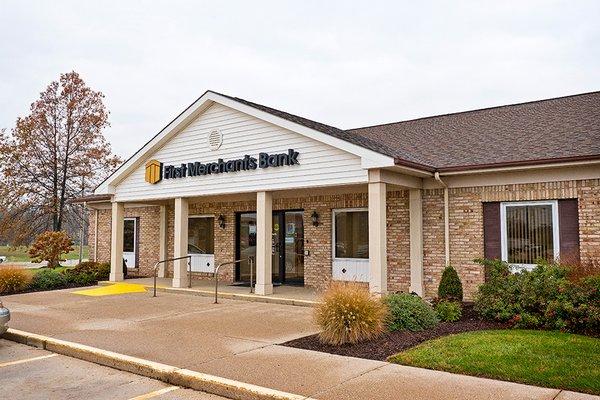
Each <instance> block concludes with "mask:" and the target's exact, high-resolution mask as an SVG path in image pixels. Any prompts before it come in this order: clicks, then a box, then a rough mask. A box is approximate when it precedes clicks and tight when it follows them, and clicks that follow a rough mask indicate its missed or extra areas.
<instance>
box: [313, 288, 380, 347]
mask: <svg viewBox="0 0 600 400" xmlns="http://www.w3.org/2000/svg"><path fill="white" fill-rule="evenodd" d="M386 317H387V308H386V307H385V304H383V302H382V301H381V299H379V298H377V297H374V296H372V295H371V294H370V293H369V291H368V290H367V289H365V288H363V287H361V286H359V285H356V284H353V283H347V284H345V283H339V282H336V283H333V284H332V285H331V286H330V287H329V289H328V290H327V291H326V292H325V293H324V295H323V298H322V301H321V303H320V304H319V305H318V306H317V307H316V308H315V321H316V323H317V325H318V326H319V327H320V328H321V332H320V333H319V339H320V340H321V341H322V342H323V343H327V344H331V345H341V344H344V343H356V342H360V341H364V340H369V339H372V338H375V337H377V336H379V335H380V334H381V333H383V332H384V331H385V321H386Z"/></svg>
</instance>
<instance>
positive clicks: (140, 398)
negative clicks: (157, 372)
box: [129, 386, 179, 400]
mask: <svg viewBox="0 0 600 400" xmlns="http://www.w3.org/2000/svg"><path fill="white" fill-rule="evenodd" d="M177 389H179V386H169V387H166V388H163V389H160V390H155V391H154V392H150V393H146V394H142V395H140V396H137V397H132V398H130V399H129V400H145V399H151V398H152V397H156V396H160V395H161V394H165V393H169V392H172V391H173V390H177Z"/></svg>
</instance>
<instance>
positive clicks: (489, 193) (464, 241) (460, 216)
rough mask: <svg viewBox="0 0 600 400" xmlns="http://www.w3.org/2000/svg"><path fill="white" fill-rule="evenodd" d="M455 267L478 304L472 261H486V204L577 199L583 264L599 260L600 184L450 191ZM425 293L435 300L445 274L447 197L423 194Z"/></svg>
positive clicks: (479, 274)
mask: <svg viewBox="0 0 600 400" xmlns="http://www.w3.org/2000/svg"><path fill="white" fill-rule="evenodd" d="M448 197H449V214H450V218H449V221H450V223H449V227H450V263H451V264H452V265H453V266H454V267H455V268H456V269H457V271H458V273H459V276H460V277H461V280H462V282H463V287H464V292H465V298H466V299H468V300H471V299H473V296H474V294H475V293H476V291H477V287H478V286H479V285H480V284H481V283H483V281H484V274H483V270H482V268H481V267H480V266H479V265H478V264H476V263H475V262H474V261H473V260H474V259H475V258H480V257H482V256H483V206H482V203H483V202H486V201H525V200H549V199H567V198H577V199H578V207H579V239H580V248H581V261H582V262H590V261H592V260H598V259H599V258H600V180H599V179H592V180H581V181H562V182H549V183H532V184H515V185H496V186H485V187H468V188H453V189H450V190H449V193H448ZM423 234H424V243H423V248H424V254H423V256H424V257H423V270H424V271H423V272H424V287H425V295H426V296H427V297H434V296H435V295H436V293H437V287H438V285H439V280H440V278H441V271H442V270H443V268H444V263H445V256H444V192H443V190H442V189H433V190H425V191H424V194H423Z"/></svg>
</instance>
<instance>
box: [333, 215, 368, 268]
mask: <svg viewBox="0 0 600 400" xmlns="http://www.w3.org/2000/svg"><path fill="white" fill-rule="evenodd" d="M333 218H334V225H335V226H334V230H333V243H334V252H335V254H334V257H335V258H362V259H368V258H369V213H368V211H367V210H366V209H348V210H334V212H333Z"/></svg>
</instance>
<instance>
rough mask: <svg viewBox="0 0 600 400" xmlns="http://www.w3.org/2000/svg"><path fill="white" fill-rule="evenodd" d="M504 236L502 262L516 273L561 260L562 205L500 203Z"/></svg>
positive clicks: (532, 202) (552, 202) (539, 202)
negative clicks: (560, 208)
mask: <svg viewBox="0 0 600 400" xmlns="http://www.w3.org/2000/svg"><path fill="white" fill-rule="evenodd" d="M500 235H501V246H502V260H503V261H506V262H508V263H509V264H511V265H512V266H513V267H515V268H516V269H521V268H526V269H531V268H533V267H534V266H535V265H536V261H538V260H541V259H543V260H553V259H556V258H558V256H559V249H560V247H559V227H558V202H557V201H556V200H550V201H527V202H505V203H500Z"/></svg>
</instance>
